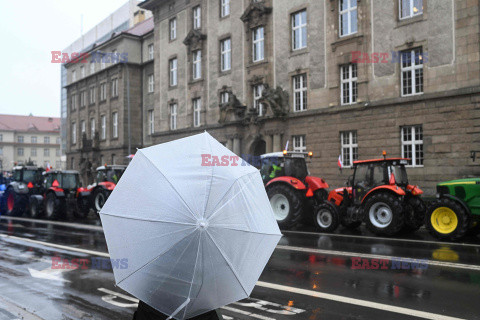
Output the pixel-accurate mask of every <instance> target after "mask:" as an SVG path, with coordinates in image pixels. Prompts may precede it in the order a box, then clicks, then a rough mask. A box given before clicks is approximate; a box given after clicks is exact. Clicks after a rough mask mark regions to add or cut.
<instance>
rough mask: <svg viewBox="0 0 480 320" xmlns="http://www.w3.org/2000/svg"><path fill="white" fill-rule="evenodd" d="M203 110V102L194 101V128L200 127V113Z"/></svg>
mask: <svg viewBox="0 0 480 320" xmlns="http://www.w3.org/2000/svg"><path fill="white" fill-rule="evenodd" d="M201 109H202V100H201V99H200V98H197V99H193V126H194V127H200V111H201Z"/></svg>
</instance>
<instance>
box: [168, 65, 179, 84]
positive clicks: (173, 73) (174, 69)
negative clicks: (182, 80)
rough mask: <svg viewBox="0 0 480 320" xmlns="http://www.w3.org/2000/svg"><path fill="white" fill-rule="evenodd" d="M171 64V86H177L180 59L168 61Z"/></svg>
mask: <svg viewBox="0 0 480 320" xmlns="http://www.w3.org/2000/svg"><path fill="white" fill-rule="evenodd" d="M168 64H169V65H170V86H171V87H173V86H176V85H177V84H178V78H177V70H178V60H177V58H173V59H171V60H170V61H169V63H168Z"/></svg>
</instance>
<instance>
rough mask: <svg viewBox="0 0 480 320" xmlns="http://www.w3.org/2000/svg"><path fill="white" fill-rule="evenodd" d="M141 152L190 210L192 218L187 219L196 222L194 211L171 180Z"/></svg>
mask: <svg viewBox="0 0 480 320" xmlns="http://www.w3.org/2000/svg"><path fill="white" fill-rule="evenodd" d="M138 151H140V153H141V154H142V155H143V156H144V157H145V159H147V160H148V162H150V163H151V164H152V166H153V167H154V168H155V169H157V171H158V172H159V173H160V174H161V175H162V176H163V177H164V178H165V181H167V182H168V184H169V185H170V187H172V189H173V191H175V193H176V194H177V195H178V197H179V198H180V200H182V202H183V204H184V205H185V207H186V208H187V209H188V211H190V213H191V214H192V217H193V218H192V217H189V216H187V215H185V214H184V216H185V217H188V218H190V219H192V220H193V221H195V219H194V218H198V217H197V216H196V215H195V214H194V213H193V210H192V209H191V208H190V207H189V206H188V204H187V202H186V201H185V199H183V197H182V196H181V195H180V193H179V192H178V190H177V189H176V188H175V187H174V186H173V184H172V183H171V182H170V180H168V179H167V177H166V176H165V175H164V174H163V172H162V171H161V170H160V169H159V168H158V167H157V166H156V165H155V164H154V163H153V162H152V160H150V159H149V158H148V157H147V156H146V155H145V154H144V153H143V152H142V150H138Z"/></svg>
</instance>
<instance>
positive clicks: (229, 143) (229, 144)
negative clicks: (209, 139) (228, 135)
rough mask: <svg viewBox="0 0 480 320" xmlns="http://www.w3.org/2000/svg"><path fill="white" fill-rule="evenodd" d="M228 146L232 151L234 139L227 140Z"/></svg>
mask: <svg viewBox="0 0 480 320" xmlns="http://www.w3.org/2000/svg"><path fill="white" fill-rule="evenodd" d="M226 147H227V149H228V150H230V151H232V149H233V139H228V140H227V146H226Z"/></svg>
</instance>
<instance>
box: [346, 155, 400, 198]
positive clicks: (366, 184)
mask: <svg viewBox="0 0 480 320" xmlns="http://www.w3.org/2000/svg"><path fill="white" fill-rule="evenodd" d="M406 164H408V160H407V159H400V158H398V159H376V160H366V161H355V162H354V164H353V166H354V170H355V171H354V174H353V178H352V180H351V184H352V187H353V188H352V197H353V200H354V202H355V203H356V204H360V203H361V202H362V201H363V199H364V198H365V196H366V195H367V194H368V193H369V192H370V191H372V190H374V189H375V188H378V187H381V186H385V187H387V188H392V187H393V188H396V189H398V187H400V188H402V189H403V190H404V191H406V188H407V186H408V176H407V170H406V169H405V165H406Z"/></svg>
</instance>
